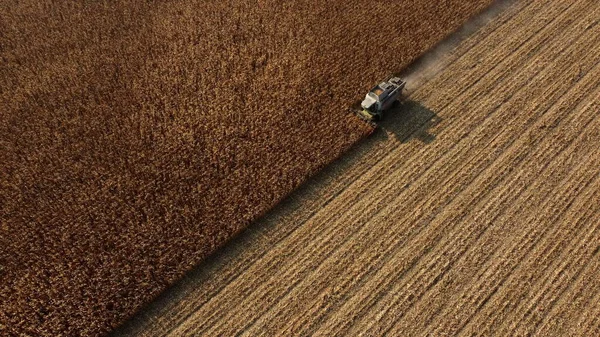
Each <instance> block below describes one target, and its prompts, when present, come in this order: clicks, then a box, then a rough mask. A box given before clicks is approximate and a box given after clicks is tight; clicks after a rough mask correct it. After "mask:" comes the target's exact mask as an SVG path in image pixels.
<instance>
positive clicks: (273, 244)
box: [122, 0, 600, 336]
mask: <svg viewBox="0 0 600 337" xmlns="http://www.w3.org/2000/svg"><path fill="white" fill-rule="evenodd" d="M598 46H600V4H598V3H597V2H595V1H593V0H578V1H572V2H566V1H558V0H545V1H529V2H527V1H520V2H517V3H515V4H514V5H513V6H512V7H511V8H510V9H509V10H508V11H507V12H506V13H505V14H503V15H501V16H500V17H499V18H497V19H496V20H494V21H492V22H491V23H490V24H489V25H488V26H486V27H484V28H483V29H482V30H481V31H480V33H478V34H477V35H475V36H473V37H472V38H470V39H469V40H467V41H466V42H464V43H463V44H461V46H459V47H458V48H457V49H456V51H455V53H454V54H455V57H454V59H453V60H452V61H451V62H450V64H449V65H447V66H445V68H444V69H443V70H442V71H441V72H440V73H439V74H437V75H436V76H435V77H433V78H432V79H431V80H429V81H427V82H426V83H425V84H423V85H422V86H420V87H418V88H416V89H415V91H414V93H413V94H412V96H411V99H413V100H414V101H418V102H420V103H421V104H416V103H414V104H408V105H405V107H404V108H400V109H399V110H398V111H397V114H396V115H395V116H392V117H391V118H390V119H387V120H386V121H384V122H383V128H384V130H385V132H383V131H381V132H378V133H376V134H375V135H374V137H373V138H371V139H370V140H369V142H367V143H366V144H364V145H363V146H364V147H363V146H361V147H360V148H359V149H358V150H357V151H356V152H354V154H353V157H352V158H349V159H348V161H344V162H342V163H339V164H337V165H338V166H337V169H336V170H332V171H328V172H327V174H328V175H327V176H324V177H320V178H319V180H318V181H316V182H314V184H316V185H315V186H313V187H311V188H306V189H305V190H304V191H303V193H302V194H300V195H298V196H297V199H295V200H290V201H289V202H287V203H286V204H285V205H282V206H281V207H279V208H278V209H277V213H276V214H273V215H271V216H270V217H269V218H267V219H265V220H263V221H262V222H261V223H260V225H261V226H256V227H255V228H256V229H254V230H253V231H251V232H250V233H249V234H248V238H246V239H240V240H239V242H237V244H238V245H237V246H236V247H232V248H230V249H227V250H226V251H225V252H223V253H222V254H221V255H220V256H218V257H217V258H215V260H214V261H212V262H211V263H209V264H208V265H207V267H206V268H207V269H208V271H206V272H203V271H199V272H197V273H196V274H195V276H193V277H190V278H188V279H187V280H185V282H183V284H182V285H180V287H179V291H178V292H174V293H173V294H172V295H171V296H169V297H165V298H163V299H162V307H161V308H159V309H156V310H153V311H150V312H147V313H146V317H145V318H141V317H140V318H139V320H138V326H137V327H133V325H132V326H130V328H129V329H128V330H127V329H125V330H123V332H122V333H124V334H131V335H140V336H159V335H160V336H163V335H167V336H188V335H191V334H195V335H207V336H213V335H215V336H216V335H225V336H229V335H240V336H290V335H302V336H304V335H316V336H359V335H366V336H379V335H389V336H417V335H429V336H441V335H451V336H453V335H461V336H463V335H464V336H471V335H500V336H525V335H538V336H548V335H564V336H596V335H599V334H600V319H598V317H600V315H599V313H600V305H599V304H598V303H599V298H600V272H599V269H598V266H599V265H600V223H598V221H597V219H598V218H600V202H599V200H600V148H598V144H599V143H600V115H599V114H598V111H600V64H599V63H598V62H599V59H598V55H599V47H598ZM440 88H443V89H440ZM424 107H426V108H424ZM428 109H431V110H428ZM419 111H421V112H419ZM423 111H433V112H435V113H436V115H435V116H432V114H431V112H430V113H426V112H423ZM388 115H389V114H388ZM432 117H433V120H434V121H435V122H434V123H430V124H427V123H425V122H426V120H428V119H432ZM424 123H425V125H426V126H427V127H428V129H427V130H423V127H422V125H423V124H424ZM422 132H426V133H428V134H429V135H430V137H429V138H428V139H429V140H428V141H427V142H424V141H421V140H422V139H427V138H423V137H421V136H422ZM140 322H141V323H140Z"/></svg>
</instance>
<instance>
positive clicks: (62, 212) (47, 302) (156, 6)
mask: <svg viewBox="0 0 600 337" xmlns="http://www.w3.org/2000/svg"><path fill="white" fill-rule="evenodd" d="M490 2H491V1H490V0H471V1H461V0H451V1H445V2H444V5H443V6H442V5H439V4H438V2H437V1H430V0H421V1H396V2H372V1H367V0H350V1H315V0H309V1H308V0H300V1H283V0H260V1H248V0H240V1H221V0H192V1H182V0H181V1H180V0H176V1H168V2H164V1H110V2H100V1H65V2H55V1H48V0H42V1H39V0H35V1H33V0H26V1H16V0H6V1H3V2H2V4H0V189H1V190H0V192H1V193H0V335H32V336H33V335H35V336H39V335H46V336H59V335H63V336H77V335H86V336H95V335H101V334H105V333H106V332H108V331H110V330H111V329H113V328H114V327H115V326H117V325H118V324H119V323H121V322H123V321H124V320H125V319H126V318H127V317H129V316H130V315H132V314H133V313H134V312H135V311H136V310H138V309H139V308H140V307H141V306H142V305H143V304H144V303H147V302H148V301H150V300H151V299H152V298H154V297H155V296H156V295H157V294H158V293H159V292H160V291H162V290H164V289H165V288H166V287H168V286H169V285H171V284H172V283H173V282H174V281H175V280H177V279H179V278H180V277H181V276H182V275H183V274H184V273H185V272H186V271H188V270H189V269H190V268H192V267H193V266H194V265H197V264H198V263H199V262H200V261H202V260H203V259H205V258H206V257H207V256H208V255H209V254H210V253H212V252H214V251H215V249H217V248H218V247H219V246H221V245H223V244H224V243H225V242H226V241H227V240H229V239H230V238H231V237H232V236H233V235H234V234H236V233H238V232H239V231H240V230H242V229H243V228H244V227H246V226H247V225H248V224H249V223H250V222H251V221H253V220H255V219H257V218H259V217H260V216H261V215H262V214H264V213H265V212H266V211H267V210H269V209H270V208H272V207H273V206H274V205H275V204H276V203H277V202H278V201H280V200H281V199H282V198H284V197H285V196H286V195H287V194H288V193H289V192H291V191H292V190H293V189H294V188H296V187H297V186H299V184H300V183H301V182H303V181H305V180H306V179H307V178H308V177H310V176H312V175H314V174H315V173H316V172H317V171H318V170H319V169H321V168H322V167H323V166H324V165H326V164H327V163H330V162H331V161H333V160H334V159H335V158H337V157H339V156H340V154H342V153H343V152H344V151H346V150H347V149H348V148H349V147H350V146H351V145H352V144H353V143H355V142H356V141H357V140H359V139H361V138H363V137H364V136H366V135H368V134H369V133H371V132H372V129H371V128H370V127H368V126H367V125H365V124H364V123H362V122H360V121H359V120H358V119H356V118H355V117H354V116H351V115H350V114H348V113H347V107H348V106H350V105H351V104H352V102H354V101H355V100H357V99H358V98H359V97H360V96H361V95H363V94H364V91H365V90H367V89H368V88H369V87H370V86H371V85H372V84H373V83H375V82H376V81H377V80H380V79H381V78H383V77H385V76H386V75H388V74H390V73H392V72H395V71H398V70H400V69H402V68H403V67H404V66H406V65H407V64H408V63H409V62H410V61H412V60H414V59H415V58H416V57H417V56H418V55H420V54H421V53H422V52H424V51H425V50H427V49H428V48H430V47H431V46H432V45H434V44H435V43H436V42H437V41H439V40H441V39H442V38H443V37H444V36H446V35H447V34H449V33H450V32H452V31H453V30H455V29H456V28H457V27H459V26H460V25H461V24H462V23H463V22H464V21H466V20H467V19H468V18H469V17H470V16H471V15H473V14H475V13H477V12H478V11H480V10H481V9H483V8H485V7H486V6H487V5H488V4H489V3H490Z"/></svg>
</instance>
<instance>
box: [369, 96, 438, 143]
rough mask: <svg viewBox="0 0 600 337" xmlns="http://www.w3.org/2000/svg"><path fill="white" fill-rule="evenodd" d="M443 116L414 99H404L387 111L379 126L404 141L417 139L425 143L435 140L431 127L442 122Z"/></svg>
mask: <svg viewBox="0 0 600 337" xmlns="http://www.w3.org/2000/svg"><path fill="white" fill-rule="evenodd" d="M441 120H442V119H441V118H440V117H439V116H438V115H437V114H436V113H435V112H433V111H431V110H430V109H428V108H427V107H425V106H424V105H422V104H421V103H419V102H417V101H413V100H406V101H403V102H402V103H401V104H398V106H396V107H394V108H392V109H390V110H388V111H386V113H385V117H384V118H383V121H381V122H379V126H380V127H381V129H382V130H383V131H385V132H386V133H388V134H391V135H393V137H396V139H398V140H399V141H401V142H402V143H406V142H408V141H410V140H411V139H417V140H420V141H422V142H423V143H425V144H429V143H431V142H433V141H434V140H435V135H433V134H431V133H429V131H428V130H429V129H430V128H432V127H434V126H435V125H437V124H438V123H439V122H441Z"/></svg>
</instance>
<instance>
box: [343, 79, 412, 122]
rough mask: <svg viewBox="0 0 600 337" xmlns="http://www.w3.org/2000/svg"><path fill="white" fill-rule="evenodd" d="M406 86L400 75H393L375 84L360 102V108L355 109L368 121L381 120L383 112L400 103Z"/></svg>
mask: <svg viewBox="0 0 600 337" xmlns="http://www.w3.org/2000/svg"><path fill="white" fill-rule="evenodd" d="M404 86H406V82H405V81H403V80H402V79H400V78H399V77H391V78H389V79H387V80H386V81H383V82H381V83H379V84H378V85H376V86H374V87H373V88H372V89H371V90H370V91H369V92H368V93H367V95H366V96H365V99H364V100H363V101H362V103H360V108H359V109H355V110H354V111H355V112H356V114H357V115H358V116H359V117H360V118H362V119H364V120H365V121H367V122H370V123H374V122H377V121H380V120H381V119H383V113H384V112H385V111H386V110H388V109H389V108H391V107H393V106H395V105H396V104H397V103H398V101H399V99H400V97H401V96H402V90H403V89H404Z"/></svg>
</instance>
